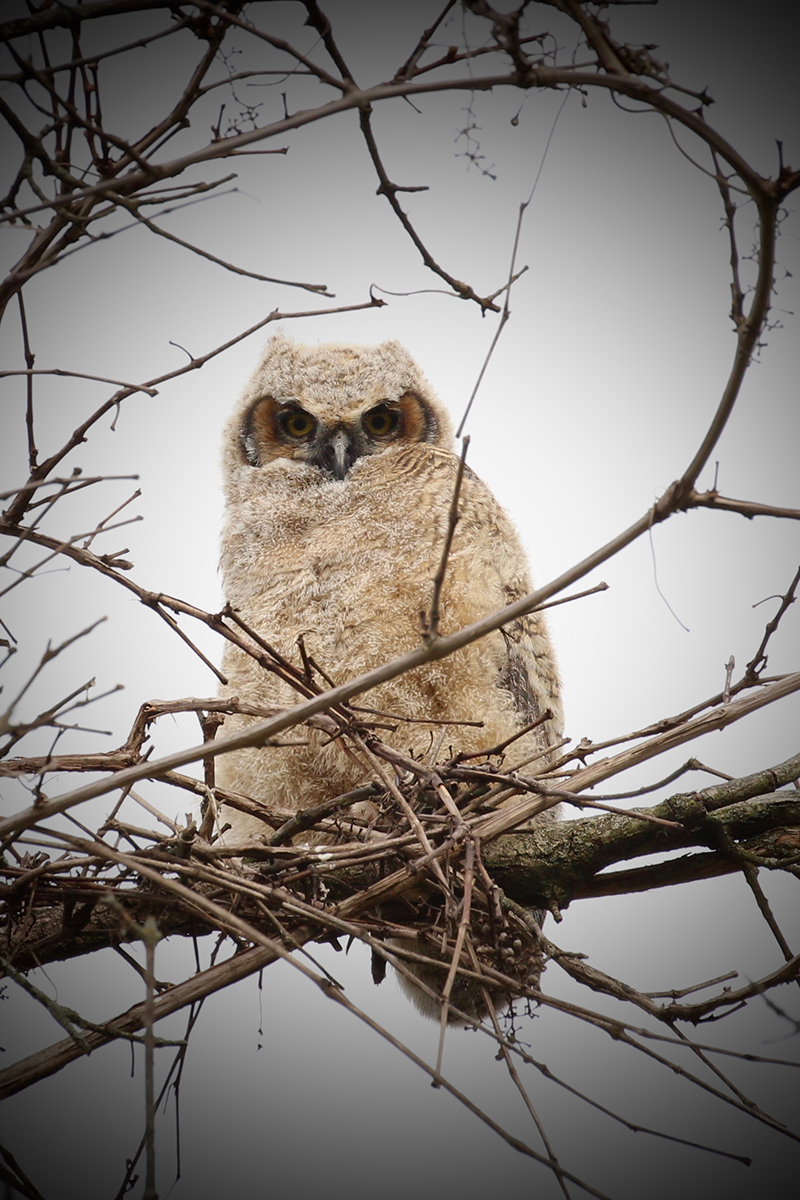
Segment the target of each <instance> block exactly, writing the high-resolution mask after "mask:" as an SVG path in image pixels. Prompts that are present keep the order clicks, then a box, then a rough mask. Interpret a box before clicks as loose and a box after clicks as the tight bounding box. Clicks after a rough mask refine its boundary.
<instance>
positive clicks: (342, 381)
mask: <svg viewBox="0 0 800 1200" xmlns="http://www.w3.org/2000/svg"><path fill="white" fill-rule="evenodd" d="M227 434H228V436H227V437H226V441H225V451H224V455H225V465H226V467H227V469H228V472H230V471H231V470H232V469H234V468H236V467H238V468H241V467H243V466H249V467H254V468H258V467H266V466H267V465H268V464H269V463H271V462H274V461H275V460H276V459H290V460H292V461H294V462H298V463H303V464H305V465H307V466H309V467H313V468H316V469H317V470H318V471H319V472H320V476H321V478H322V479H328V480H330V479H338V480H343V479H345V478H346V477H347V475H348V473H349V471H350V468H351V467H352V466H353V464H354V463H355V462H357V461H358V460H359V459H360V458H363V457H364V456H365V455H372V454H381V453H383V452H384V451H386V450H389V449H391V448H393V447H399V446H407V445H409V444H411V443H415V442H426V443H428V444H430V445H434V446H439V447H442V448H447V449H450V448H451V446H452V440H453V434H452V428H451V425H450V419H449V417H448V416H447V413H446V412H445V410H444V409H443V408H442V406H441V404H440V403H439V401H438V400H437V399H436V396H435V395H434V393H433V391H432V390H431V387H430V385H429V384H428V382H427V380H426V379H425V377H424V375H423V374H422V372H421V371H420V369H419V367H418V366H417V364H416V363H415V362H414V360H413V359H412V358H411V356H410V355H409V354H408V352H407V351H406V350H405V349H404V348H403V347H402V346H401V345H400V343H399V342H383V343H382V344H381V345H380V346H351V345H343V344H342V345H340V344H336V343H330V344H327V345H322V346H303V345H299V344H298V343H296V342H293V341H292V340H291V339H290V338H288V337H286V336H285V335H284V334H282V333H280V334H277V335H276V336H275V337H273V338H271V339H270V340H269V341H268V342H267V345H266V347H265V350H264V354H263V357H262V359H261V362H260V363H259V365H258V367H257V369H256V371H255V373H254V375H253V377H252V378H251V380H250V382H249V383H248V385H247V387H246V388H245V391H244V394H243V395H242V397H241V399H240V401H239V403H238V405H237V406H236V409H235V411H234V414H233V416H232V418H231V421H230V423H229V425H228V430H227Z"/></svg>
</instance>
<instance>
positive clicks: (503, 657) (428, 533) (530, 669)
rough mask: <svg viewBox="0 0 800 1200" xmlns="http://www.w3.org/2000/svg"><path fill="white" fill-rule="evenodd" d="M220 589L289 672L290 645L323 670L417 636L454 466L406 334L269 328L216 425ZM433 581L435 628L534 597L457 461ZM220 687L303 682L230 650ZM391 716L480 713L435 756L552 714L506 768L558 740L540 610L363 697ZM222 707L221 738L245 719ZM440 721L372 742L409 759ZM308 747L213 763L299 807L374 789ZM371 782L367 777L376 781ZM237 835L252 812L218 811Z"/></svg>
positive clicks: (447, 628)
mask: <svg viewBox="0 0 800 1200" xmlns="http://www.w3.org/2000/svg"><path fill="white" fill-rule="evenodd" d="M223 462H224V472H225V491H226V517H225V525H224V530H223V535H222V571H223V574H224V583H225V595H226V599H227V600H228V602H229V603H230V604H231V605H232V606H233V607H234V608H235V609H237V610H238V612H239V614H240V616H241V617H242V619H243V620H244V621H246V622H247V623H248V625H250V626H251V627H252V628H253V629H255V630H256V631H257V632H258V633H259V634H260V635H261V637H263V638H264V639H265V640H266V641H267V642H269V644H270V645H271V646H273V647H274V648H275V649H276V650H278V651H279V652H280V653H281V654H282V655H284V656H285V657H286V658H287V659H290V660H291V661H292V662H294V663H296V664H298V665H300V661H301V660H300V654H299V650H298V638H299V637H300V635H302V637H303V640H304V643H305V648H306V651H307V652H308V654H309V655H311V656H312V657H313V659H314V660H315V661H316V662H317V663H318V664H319V665H320V667H321V668H322V669H323V670H324V671H325V672H326V673H327V674H328V675H329V676H330V677H331V678H332V679H333V680H334V682H337V683H338V682H344V681H345V680H346V679H348V678H351V677H353V676H355V675H358V674H360V673H362V672H363V671H366V670H368V669H369V668H372V667H375V666H377V665H379V664H380V663H382V662H384V661H386V660H388V659H391V658H395V657H397V656H398V655H400V654H402V653H404V652H405V651H407V650H410V649H412V648H413V647H415V646H417V645H418V644H419V640H420V625H419V613H420V611H421V610H423V609H427V608H429V606H430V599H431V590H432V580H433V577H434V574H435V572H436V568H437V566H438V563H439V560H440V556H441V553H442V547H443V544H444V539H445V535H446V531H447V525H448V513H449V508H450V503H451V498H452V495H453V487H454V484H455V478H456V471H457V467H458V459H457V457H456V455H455V453H454V451H453V437H452V431H451V425H450V421H449V418H448V416H447V414H446V412H445V410H444V409H443V407H442V406H441V404H440V403H439V401H438V400H437V398H436V396H435V395H434V393H433V391H432V390H431V388H430V385H429V384H428V382H427V380H426V379H425V377H424V376H423V375H422V373H421V372H420V370H419V368H418V367H417V365H416V363H415V362H414V361H413V359H412V358H411V357H410V356H409V355H408V353H407V351H406V350H404V349H403V347H402V346H401V345H400V344H399V343H397V342H384V343H383V344H382V345H380V346H374V347H371V346H367V347H361V346H348V345H335V344H331V345H323V346H318V347H306V346H302V345H298V344H295V343H294V342H292V341H291V340H290V339H288V338H287V337H285V336H283V335H278V336H277V337H274V338H272V339H271V340H270V341H269V342H268V343H267V346H266V349H265V352H264V355H263V358H262V360H261V362H260V364H259V366H258V368H257V370H256V371H255V374H254V375H253V377H252V379H251V380H250V382H249V384H248V385H247V387H246V388H245V391H244V393H243V395H242V397H241V398H240V400H239V402H238V404H237V405H236V407H235V409H234V412H233V415H232V416H231V418H230V420H229V422H228V425H227V427H226V432H225V439H224V448H223ZM459 507H460V519H459V522H458V525H457V526H456V530H455V536H454V540H453V548H452V553H451V556H450V559H449V562H448V567H447V574H446V577H445V584H444V588H443V592H442V602H441V623H440V628H441V631H442V632H443V633H448V632H451V631H453V630H455V629H458V628H460V627H462V626H464V625H467V624H470V623H471V622H473V621H475V620H477V619H478V618H480V617H482V616H484V615H486V614H488V613H490V612H493V611H494V610H496V609H498V608H500V607H502V606H503V605H505V604H508V603H509V602H510V601H512V600H514V599H516V598H517V597H519V596H521V595H523V594H524V593H526V592H527V591H529V590H530V586H531V585H530V580H529V578H528V573H527V567H526V562H525V556H524V553H523V551H522V548H521V546H520V543H519V540H518V537H517V535H516V532H515V530H514V528H513V526H512V524H511V522H510V521H509V519H508V517H507V516H506V514H505V513H504V512H503V510H502V508H501V507H500V506H499V505H498V503H497V501H496V500H495V499H494V497H493V496H492V494H491V492H490V491H489V490H488V488H487V487H486V486H485V485H484V484H483V483H482V482H481V481H480V479H478V478H477V477H476V476H475V475H474V474H473V473H472V472H470V471H469V470H467V472H466V474H465V478H464V481H463V486H462V491H461V498H460V506H459ZM223 671H224V673H225V675H226V676H227V678H228V681H229V682H228V686H227V687H226V688H225V689H224V691H223V694H224V695H230V696H236V697H238V698H239V700H241V701H246V702H248V703H251V704H258V705H262V706H264V705H270V706H279V707H286V706H289V705H292V704H294V703H296V702H297V700H298V696H297V693H296V692H295V691H294V690H293V689H292V688H291V687H290V686H289V685H288V684H286V683H284V682H282V681H281V680H279V679H277V678H276V677H275V676H273V675H271V674H269V673H267V672H265V671H264V670H262V669H261V668H260V667H259V666H258V665H257V664H256V663H255V662H254V661H253V660H252V659H250V658H248V657H247V656H246V655H245V654H243V653H242V652H241V651H239V650H238V649H236V648H235V647H231V646H228V647H227V648H226V652H225V656H224V660H223ZM361 700H362V702H363V703H365V704H368V705H371V706H372V707H374V708H378V709H382V710H384V711H386V712H390V713H392V714H394V715H395V716H396V717H399V718H403V717H405V718H417V719H419V718H427V719H428V720H434V721H453V722H458V721H482V722H483V726H482V727H481V728H475V727H470V726H465V725H458V724H453V725H452V726H447V727H446V734H445V738H444V751H443V753H444V754H446V755H447V756H448V757H449V756H450V754H451V753H452V752H456V751H468V752H473V751H479V750H481V749H486V748H490V747H492V746H495V745H498V744H499V743H500V742H503V741H505V740H506V739H507V738H509V737H511V736H512V735H513V734H514V733H515V732H516V731H517V730H518V729H519V728H520V727H521V726H522V725H525V724H527V723H529V722H530V721H532V720H534V719H535V718H536V717H537V716H538V715H540V714H541V713H543V712H544V711H545V709H546V708H548V707H549V708H550V709H552V710H553V712H554V714H555V715H554V717H553V719H552V720H550V721H548V722H547V723H546V724H545V725H543V726H541V727H540V728H539V729H537V730H535V731H534V732H532V733H528V734H526V735H525V736H523V737H521V738H520V739H519V740H518V741H516V742H515V743H514V744H513V746H512V748H511V749H510V750H509V755H508V757H507V759H506V762H505V764H504V766H505V767H509V766H512V767H513V766H514V765H516V764H517V763H521V762H524V761H525V760H527V759H529V758H530V757H531V756H532V755H534V754H536V753H537V751H540V750H541V749H542V748H543V747H545V746H547V745H549V744H552V742H553V741H554V740H555V739H556V738H557V737H558V735H559V732H560V723H561V716H560V703H559V685H558V675H557V670H556V665H555V660H554V657H553V652H552V648H551V645H550V641H549V638H548V635H547V631H546V628H545V625H544V621H543V618H542V616H541V615H540V614H532V615H530V616H527V617H523V618H521V619H520V620H518V621H516V622H514V623H513V624H512V625H510V626H508V627H507V628H506V629H505V630H503V631H498V632H495V633H492V634H490V635H489V636H488V637H486V638H484V639H482V640H481V641H480V642H478V643H475V644H473V645H470V646H466V647H465V648H464V649H462V650H460V651H458V652H457V653H456V654H454V655H452V656H451V657H449V658H446V659H443V660H441V661H440V662H437V663H431V664H429V665H426V666H423V667H420V668H418V669H417V670H415V671H413V672H411V673H409V674H406V675H404V676H402V677H401V678H399V679H395V680H393V681H391V682H389V683H387V684H384V685H382V686H381V687H378V688H375V689H373V690H372V691H371V692H369V693H367V694H366V695H365V696H364V697H362V698H361ZM252 719H253V718H247V717H244V716H229V717H228V718H226V721H225V730H226V732H227V731H229V730H234V729H238V728H241V727H242V726H243V725H245V724H247V723H248V722H249V720H252ZM439 728H440V727H437V726H431V725H425V724H413V723H412V724H404V723H402V721H401V722H400V723H399V725H398V728H397V732H396V733H393V734H392V733H388V732H385V733H384V731H382V736H384V737H385V738H386V740H388V741H390V742H391V743H393V744H394V745H396V746H397V748H398V749H400V750H402V751H403V752H404V753H411V754H412V755H415V756H419V757H421V756H423V755H425V754H426V753H428V752H429V750H430V747H431V741H432V736H434V735H436V734H438V732H439ZM303 738H304V739H305V740H307V743H308V744H307V745H304V746H294V747H270V748H259V749H245V750H240V751H237V752H234V753H232V754H227V755H224V756H222V757H221V758H220V759H218V762H217V772H218V775H217V777H218V782H219V784H220V786H221V787H223V788H225V789H226V790H230V791H233V792H239V793H243V794H245V795H247V796H249V797H250V798H252V799H254V800H257V801H259V800H260V801H263V802H266V803H268V804H270V805H273V806H275V807H278V808H284V809H297V808H305V807H308V806H309V805H313V804H316V803H320V802H321V801H323V800H326V799H329V798H331V797H334V796H336V795H339V794H341V793H343V792H345V791H348V790H350V789H352V788H353V787H355V786H357V785H358V784H360V783H362V782H364V781H365V775H364V772H363V770H362V769H361V768H360V767H359V766H358V764H357V763H356V762H355V761H354V760H353V759H351V758H349V757H348V756H347V755H345V754H343V753H342V751H341V749H340V748H339V747H338V746H337V745H335V744H331V743H330V742H329V739H328V737H327V735H325V734H324V733H322V732H320V731H315V730H305V729H304V730H303ZM367 778H368V776H367ZM223 817H224V820H225V821H227V822H230V825H231V827H232V828H231V832H230V834H229V836H231V837H233V838H234V839H235V840H236V841H238V840H240V839H246V838H249V837H251V836H257V835H258V833H259V832H263V829H264V826H263V825H262V824H261V823H260V822H259V821H258V819H257V818H254V817H251V816H246V815H243V814H241V813H238V812H236V811H235V810H233V809H225V810H223Z"/></svg>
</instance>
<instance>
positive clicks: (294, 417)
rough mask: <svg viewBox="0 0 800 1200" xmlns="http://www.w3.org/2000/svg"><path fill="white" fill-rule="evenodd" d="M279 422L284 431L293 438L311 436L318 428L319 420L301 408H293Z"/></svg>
mask: <svg viewBox="0 0 800 1200" xmlns="http://www.w3.org/2000/svg"><path fill="white" fill-rule="evenodd" d="M279 424H280V427H281V429H282V430H283V432H284V433H287V434H288V435H289V437H292V438H310V437H311V436H312V434H313V433H314V430H315V429H316V428H317V422H316V421H315V420H314V418H313V417H312V416H310V415H309V414H308V413H307V412H303V410H302V409H301V408H294V409H291V410H290V411H289V412H285V413H283V414H282V415H281V416H280V418H279Z"/></svg>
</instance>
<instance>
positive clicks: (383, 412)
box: [361, 404, 400, 437]
mask: <svg viewBox="0 0 800 1200" xmlns="http://www.w3.org/2000/svg"><path fill="white" fill-rule="evenodd" d="M399 422H400V414H399V413H398V412H397V411H396V410H395V409H393V408H387V407H386V405H385V404H379V405H378V407H377V408H373V409H372V410H371V411H370V412H368V413H367V415H366V416H365V417H364V420H363V421H362V422H361V424H362V425H363V427H364V430H365V431H366V432H367V433H369V434H372V436H373V437H388V436H389V434H390V433H394V431H395V430H396V429H397V426H398V424H399Z"/></svg>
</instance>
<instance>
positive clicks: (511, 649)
mask: <svg viewBox="0 0 800 1200" xmlns="http://www.w3.org/2000/svg"><path fill="white" fill-rule="evenodd" d="M502 633H503V640H504V641H505V645H506V656H505V661H504V663H503V666H502V668H501V670H500V679H499V681H498V682H499V684H500V687H501V688H505V690H506V691H507V692H510V693H511V696H512V698H513V700H514V707H515V709H516V710H517V712H518V713H519V721H520V725H530V724H532V722H533V721H538V720H539V717H540V716H541V715H542V714H541V711H540V707H539V698H538V696H537V695H536V693H535V692H534V690H533V687H532V686H531V678H530V675H529V674H528V668H527V666H526V664H525V659H524V658H523V656H522V654H521V653H520V649H519V642H520V640H521V638H522V637H523V636H524V633H525V630H524V629H523V628H522V622H521V621H515V622H514V623H513V624H512V625H510V626H509V627H508V628H506V629H503V631H502Z"/></svg>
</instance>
